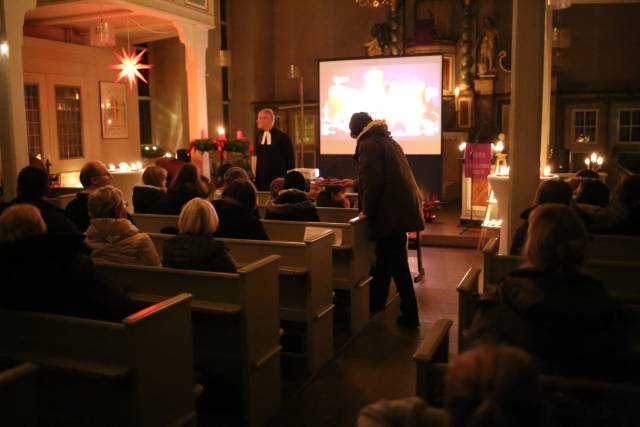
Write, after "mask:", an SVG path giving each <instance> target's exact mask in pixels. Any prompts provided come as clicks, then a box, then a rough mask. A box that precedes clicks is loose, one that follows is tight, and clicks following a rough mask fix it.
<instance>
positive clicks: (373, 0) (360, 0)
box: [355, 0, 393, 8]
mask: <svg viewBox="0 0 640 427" xmlns="http://www.w3.org/2000/svg"><path fill="white" fill-rule="evenodd" d="M355 1H356V4H357V5H359V6H364V7H374V8H375V7H381V6H391V3H392V2H393V0H355Z"/></svg>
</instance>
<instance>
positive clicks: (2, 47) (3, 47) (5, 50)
mask: <svg viewBox="0 0 640 427" xmlns="http://www.w3.org/2000/svg"><path fill="white" fill-rule="evenodd" d="M0 55H2V56H9V43H7V42H2V43H0Z"/></svg>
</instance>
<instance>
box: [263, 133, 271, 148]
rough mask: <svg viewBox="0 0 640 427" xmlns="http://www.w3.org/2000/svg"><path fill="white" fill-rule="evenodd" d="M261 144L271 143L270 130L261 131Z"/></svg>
mask: <svg viewBox="0 0 640 427" xmlns="http://www.w3.org/2000/svg"><path fill="white" fill-rule="evenodd" d="M260 144H261V145H271V132H269V131H268V130H265V131H264V132H263V133H262V141H260Z"/></svg>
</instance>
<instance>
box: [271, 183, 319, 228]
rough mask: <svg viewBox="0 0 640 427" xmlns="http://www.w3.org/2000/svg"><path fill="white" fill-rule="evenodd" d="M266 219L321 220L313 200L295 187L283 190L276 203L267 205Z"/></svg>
mask: <svg viewBox="0 0 640 427" xmlns="http://www.w3.org/2000/svg"><path fill="white" fill-rule="evenodd" d="M265 219H276V220H281V221H310V222H320V217H319V216H318V210H317V209H316V205H315V204H314V203H313V201H312V200H309V199H307V196H306V194H305V193H304V192H303V191H300V190H296V189H293V188H292V189H289V190H284V191H282V192H281V193H280V195H279V196H278V198H277V199H276V200H275V201H274V204H272V205H268V206H267V212H266V214H265Z"/></svg>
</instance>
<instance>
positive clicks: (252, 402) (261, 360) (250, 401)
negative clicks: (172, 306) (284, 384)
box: [96, 236, 280, 426]
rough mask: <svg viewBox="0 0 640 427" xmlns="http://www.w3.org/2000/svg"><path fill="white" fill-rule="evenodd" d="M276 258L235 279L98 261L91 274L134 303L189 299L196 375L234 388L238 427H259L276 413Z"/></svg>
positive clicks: (241, 270)
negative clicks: (239, 406)
mask: <svg viewBox="0 0 640 427" xmlns="http://www.w3.org/2000/svg"><path fill="white" fill-rule="evenodd" d="M156 237H157V236H156ZM169 237H171V236H169ZM156 241H157V239H156ZM279 260H280V257H278V256H275V255H270V256H266V257H265V258H263V259H260V258H258V259H257V260H256V261H255V262H254V263H250V264H247V265H245V266H244V267H241V268H239V269H238V272H237V273H235V274H229V273H213V272H208V271H195V270H180V269H173V268H165V267H149V266H137V265H121V264H113V263H107V262H99V261H97V262H96V268H97V269H98V271H99V272H100V273H101V274H102V276H103V277H104V278H105V279H106V280H107V281H108V282H110V283H119V284H120V285H122V286H124V287H125V289H126V290H127V292H128V295H129V296H130V297H132V298H133V299H135V300H142V301H153V300H156V299H159V298H163V297H164V296H167V295H172V294H175V293H177V292H189V293H191V294H192V295H193V299H192V301H191V309H192V318H193V345H194V358H195V365H196V369H197V370H198V371H199V373H200V375H201V377H202V379H203V380H207V381H211V380H216V379H219V378H222V379H223V380H224V381H225V382H228V383H229V384H239V388H240V389H241V390H242V402H243V408H244V411H243V414H244V420H243V421H244V425H247V426H259V425H262V424H264V422H265V421H266V420H267V419H268V418H269V417H271V416H273V415H274V414H275V413H276V412H277V411H278V410H279V408H280V345H279V330H280V325H279V316H278V281H277V280H278V263H279Z"/></svg>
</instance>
